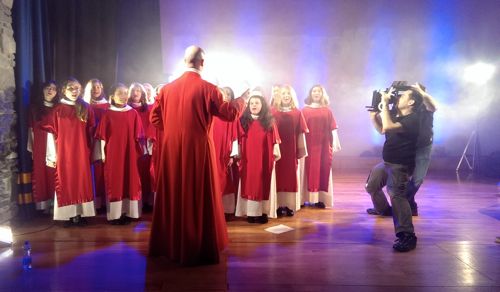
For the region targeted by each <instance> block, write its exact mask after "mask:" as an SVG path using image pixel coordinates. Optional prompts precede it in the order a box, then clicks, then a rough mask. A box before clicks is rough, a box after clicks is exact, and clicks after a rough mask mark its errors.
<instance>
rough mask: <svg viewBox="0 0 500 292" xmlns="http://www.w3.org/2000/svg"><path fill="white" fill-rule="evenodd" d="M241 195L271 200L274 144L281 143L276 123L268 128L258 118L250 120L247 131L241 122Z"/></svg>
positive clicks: (249, 198)
mask: <svg viewBox="0 0 500 292" xmlns="http://www.w3.org/2000/svg"><path fill="white" fill-rule="evenodd" d="M238 132H239V136H240V137H239V143H240V147H241V154H240V156H241V157H240V176H241V197H242V198H245V199H248V200H252V201H262V200H269V192H270V190H271V175H272V171H273V167H274V154H273V151H274V145H275V144H279V143H280V136H279V134H278V130H277V128H276V125H273V126H272V128H271V129H269V130H266V129H264V128H263V127H262V124H261V123H260V122H259V121H258V120H254V121H252V122H250V124H249V126H248V130H247V131H246V132H245V130H244V129H243V127H242V126H241V123H239V129H238Z"/></svg>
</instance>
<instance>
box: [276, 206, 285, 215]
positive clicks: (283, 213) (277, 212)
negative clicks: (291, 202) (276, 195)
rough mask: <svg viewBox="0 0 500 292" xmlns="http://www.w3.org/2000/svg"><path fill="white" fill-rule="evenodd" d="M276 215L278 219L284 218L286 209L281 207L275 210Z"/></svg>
mask: <svg viewBox="0 0 500 292" xmlns="http://www.w3.org/2000/svg"><path fill="white" fill-rule="evenodd" d="M276 215H277V216H278V217H284V216H286V209H285V208H283V207H279V208H278V209H277V210H276Z"/></svg>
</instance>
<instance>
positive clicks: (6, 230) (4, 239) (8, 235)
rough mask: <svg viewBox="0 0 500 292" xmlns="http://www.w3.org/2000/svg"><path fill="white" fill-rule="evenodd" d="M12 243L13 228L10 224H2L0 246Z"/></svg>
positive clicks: (0, 227)
mask: <svg viewBox="0 0 500 292" xmlns="http://www.w3.org/2000/svg"><path fill="white" fill-rule="evenodd" d="M11 245H12V230H11V229H10V227H9V226H0V248H1V247H6V246H11Z"/></svg>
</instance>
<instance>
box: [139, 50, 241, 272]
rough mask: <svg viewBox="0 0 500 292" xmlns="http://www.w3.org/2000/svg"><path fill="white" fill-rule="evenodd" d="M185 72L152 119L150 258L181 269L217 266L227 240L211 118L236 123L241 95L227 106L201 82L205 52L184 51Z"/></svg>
mask: <svg viewBox="0 0 500 292" xmlns="http://www.w3.org/2000/svg"><path fill="white" fill-rule="evenodd" d="M184 61H185V65H186V67H187V68H186V72H185V73H184V74H183V75H182V76H181V77H179V78H178V79H176V80H174V81H173V82H171V83H169V84H167V85H165V86H164V87H163V88H162V89H161V91H160V93H159V95H158V97H157V99H156V101H155V104H154V105H153V108H152V110H151V114H150V120H151V123H153V125H155V126H156V127H158V128H160V129H162V130H163V133H164V135H163V139H162V141H161V142H160V143H161V149H162V152H161V153H160V159H159V162H158V163H159V165H158V185H157V194H156V201H155V205H154V213H153V222H152V226H151V237H150V242H149V254H150V255H151V256H165V257H167V258H168V259H170V260H171V261H174V262H177V263H180V264H182V265H198V264H216V263H218V262H219V253H220V251H222V250H223V249H224V248H225V247H226V245H227V242H228V238H227V229H226V223H225V220H224V210H223V206H222V198H221V196H220V190H219V188H220V186H219V182H218V178H217V174H216V167H217V166H216V158H215V150H214V149H215V148H214V143H213V139H212V133H211V132H212V124H213V117H214V116H217V117H219V118H221V119H223V120H226V121H233V120H235V119H237V118H238V117H239V113H240V112H242V111H243V109H244V106H245V100H244V98H243V97H240V98H237V99H235V100H234V101H232V102H225V101H224V100H223V98H222V94H221V93H220V91H219V90H218V88H217V87H216V86H215V85H213V84H211V83H209V82H207V81H205V80H203V79H202V78H201V76H200V73H201V71H202V69H203V63H204V51H203V50H202V49H201V48H199V47H196V46H190V47H188V48H187V49H186V52H185V55H184Z"/></svg>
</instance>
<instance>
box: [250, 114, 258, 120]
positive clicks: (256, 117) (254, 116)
mask: <svg viewBox="0 0 500 292" xmlns="http://www.w3.org/2000/svg"><path fill="white" fill-rule="evenodd" d="M250 115H251V116H252V119H254V120H257V119H259V115H254V114H250Z"/></svg>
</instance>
